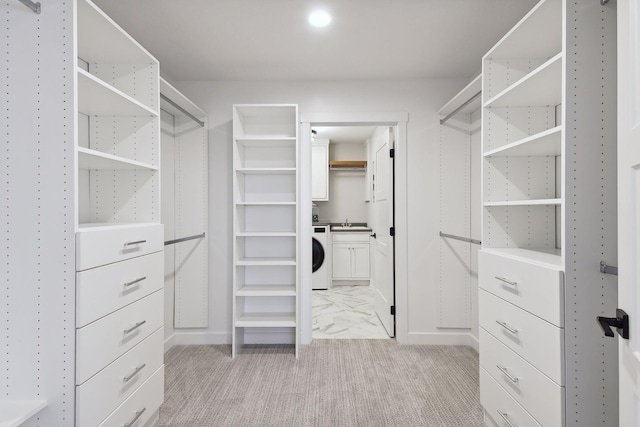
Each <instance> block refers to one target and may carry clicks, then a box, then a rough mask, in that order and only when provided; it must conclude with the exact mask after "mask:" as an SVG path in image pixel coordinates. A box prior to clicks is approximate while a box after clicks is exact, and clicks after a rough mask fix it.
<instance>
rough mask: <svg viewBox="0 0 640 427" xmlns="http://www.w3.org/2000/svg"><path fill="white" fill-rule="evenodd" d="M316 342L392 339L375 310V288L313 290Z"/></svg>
mask: <svg viewBox="0 0 640 427" xmlns="http://www.w3.org/2000/svg"><path fill="white" fill-rule="evenodd" d="M312 306H313V310H312V313H313V332H312V337H313V339H388V338H389V335H388V334H387V332H386V330H385V329H384V326H382V323H381V322H380V319H379V318H378V316H377V315H376V313H375V310H374V299H373V288H372V287H371V286H365V285H359V286H334V287H332V288H331V289H328V290H316V291H312Z"/></svg>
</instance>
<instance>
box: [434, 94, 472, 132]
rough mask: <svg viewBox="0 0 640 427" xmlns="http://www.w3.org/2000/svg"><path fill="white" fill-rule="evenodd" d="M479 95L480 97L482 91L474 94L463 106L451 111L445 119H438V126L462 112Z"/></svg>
mask: <svg viewBox="0 0 640 427" xmlns="http://www.w3.org/2000/svg"><path fill="white" fill-rule="evenodd" d="M480 95H482V91H480V92H478V93H476V94H475V95H473V96H472V97H471V98H469V99H467V100H466V101H465V102H464V104H462V105H461V106H459V107H458V108H456V109H455V110H453V111H452V112H450V113H449V114H447V117H445V118H444V119H440V124H441V125H442V124H444V123H445V122H446V121H447V120H449V119H450V118H451V117H452V116H453V115H454V114H456V113H457V112H458V111H460V110H462V109H463V108H464V107H466V106H467V105H469V104H471V103H472V102H473V101H475V100H476V98H477V97H479V96H480Z"/></svg>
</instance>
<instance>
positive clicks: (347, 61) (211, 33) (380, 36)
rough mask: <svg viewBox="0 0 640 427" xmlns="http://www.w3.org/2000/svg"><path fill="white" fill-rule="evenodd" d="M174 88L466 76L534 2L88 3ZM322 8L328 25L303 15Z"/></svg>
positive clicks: (275, 0) (231, 0) (205, 0)
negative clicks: (204, 83)
mask: <svg viewBox="0 0 640 427" xmlns="http://www.w3.org/2000/svg"><path fill="white" fill-rule="evenodd" d="M94 1H95V3H96V4H97V5H98V6H99V7H100V8H102V9H103V10H104V11H105V12H106V13H107V14H108V15H109V16H111V17H112V18H113V19H114V20H115V21H116V22H117V23H119V24H120V25H121V26H122V27H123V28H124V29H125V30H127V31H128V32H129V33H130V34H131V35H132V36H133V37H134V38H135V39H136V40H138V41H139V42H140V43H141V44H142V45H143V46H145V47H146V48H147V50H149V51H150V52H151V53H152V54H153V55H155V56H156V57H157V58H158V60H160V63H161V69H162V73H163V74H164V75H166V76H167V77H169V78H170V79H172V80H175V81H183V80H187V81H201V80H303V81H304V80H351V79H358V80H363V79H365V80H366V79H414V78H441V77H455V78H469V77H472V76H473V75H474V74H477V73H478V72H479V71H480V59H481V57H482V55H483V54H484V53H485V52H486V51H487V50H488V49H489V48H490V47H491V46H492V45H493V44H494V43H495V42H496V41H498V40H499V39H500V37H502V36H503V35H504V34H505V33H506V32H507V31H508V30H509V29H510V28H511V27H512V26H513V25H514V24H515V23H516V22H517V21H518V20H519V19H520V18H522V17H523V16H524V15H525V14H526V12H527V11H528V10H529V9H531V8H532V7H533V6H534V5H535V3H537V0H320V1H316V0H180V1H178V0H94ZM319 7H323V8H325V9H326V10H328V11H329V12H330V13H331V14H332V16H333V22H332V23H331V25H330V26H329V27H328V28H324V29H317V28H312V27H311V26H310V25H309V24H308V23H307V15H308V13H309V12H310V11H312V10H315V9H316V8H319Z"/></svg>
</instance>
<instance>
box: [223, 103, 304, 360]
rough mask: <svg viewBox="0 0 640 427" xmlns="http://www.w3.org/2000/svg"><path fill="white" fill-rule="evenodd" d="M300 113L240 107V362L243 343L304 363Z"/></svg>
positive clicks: (236, 115)
mask: <svg viewBox="0 0 640 427" xmlns="http://www.w3.org/2000/svg"><path fill="white" fill-rule="evenodd" d="M297 124H298V111H297V106H296V105H268V104H267V105H235V106H234V107H233V135H234V137H233V163H234V180H233V188H234V244H233V246H234V248H233V254H234V255H233V269H234V272H233V333H232V335H233V337H232V343H233V346H232V347H233V350H232V355H233V357H235V356H236V354H237V353H238V352H239V350H240V349H241V347H242V346H243V345H244V344H272V343H286V344H292V343H293V344H295V355H296V357H297V356H298V338H297V337H298V329H297V326H298V324H299V313H298V294H299V289H298V282H299V271H298V256H299V255H298V254H299V250H300V248H299V237H298V233H299V225H298V224H299V220H298V217H299V207H298V125H297Z"/></svg>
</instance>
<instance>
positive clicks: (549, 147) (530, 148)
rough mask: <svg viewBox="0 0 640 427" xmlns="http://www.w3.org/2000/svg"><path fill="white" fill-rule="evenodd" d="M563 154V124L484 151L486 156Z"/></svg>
mask: <svg viewBox="0 0 640 427" xmlns="http://www.w3.org/2000/svg"><path fill="white" fill-rule="evenodd" d="M561 154H562V126H556V127H554V128H551V129H547V130H545V131H542V132H539V133H537V134H535V135H532V136H529V137H527V138H523V139H520V140H518V141H515V142H512V143H511V144H507V145H505V146H503V147H499V148H496V149H494V150H490V151H487V152H486V153H484V157H523V156H559V155H561Z"/></svg>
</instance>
